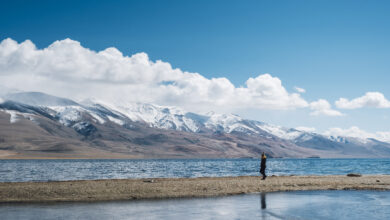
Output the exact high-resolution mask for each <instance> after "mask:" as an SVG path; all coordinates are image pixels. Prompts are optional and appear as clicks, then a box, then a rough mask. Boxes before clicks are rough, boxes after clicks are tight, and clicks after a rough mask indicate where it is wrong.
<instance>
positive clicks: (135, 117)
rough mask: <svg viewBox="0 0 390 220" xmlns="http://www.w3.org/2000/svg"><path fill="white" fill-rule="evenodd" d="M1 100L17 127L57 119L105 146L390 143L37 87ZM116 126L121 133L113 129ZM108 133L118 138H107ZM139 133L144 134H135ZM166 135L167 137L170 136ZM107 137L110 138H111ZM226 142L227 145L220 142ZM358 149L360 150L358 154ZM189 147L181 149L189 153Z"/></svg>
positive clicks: (287, 150)
mask: <svg viewBox="0 0 390 220" xmlns="http://www.w3.org/2000/svg"><path fill="white" fill-rule="evenodd" d="M1 99H2V101H0V113H1V112H3V113H4V114H5V115H8V119H7V120H8V123H9V124H10V125H12V124H15V126H16V125H19V124H20V123H21V122H22V121H25V120H27V121H30V122H31V123H33V124H35V126H38V127H39V129H44V130H46V131H47V132H49V133H55V129H56V128H54V127H50V129H49V128H48V126H49V125H48V123H49V124H51V123H58V125H56V126H57V129H59V127H58V126H64V127H66V128H69V129H71V130H73V131H74V132H76V133H77V134H78V135H81V137H82V139H83V141H85V140H86V138H87V139H88V140H89V141H92V143H93V144H96V143H97V140H100V139H101V138H102V137H105V138H104V140H102V141H101V142H99V144H98V145H102V146H106V145H109V144H111V142H112V141H118V138H119V139H120V140H121V144H124V145H126V143H131V146H133V145H134V146H139V145H141V146H142V145H145V144H146V145H148V144H152V142H156V144H158V143H161V142H164V141H165V142H166V143H167V147H170V146H169V145H168V143H171V142H175V138H176V137H177V135H179V136H183V135H188V136H189V137H190V138H186V139H183V140H185V141H186V143H180V144H179V145H178V143H176V145H175V146H176V148H175V149H182V148H183V146H185V147H184V148H186V147H189V146H190V145H191V146H192V147H191V149H187V148H186V151H188V152H191V150H193V148H194V147H196V146H197V145H200V144H199V139H201V138H199V137H202V138H206V137H207V141H206V140H205V141H204V142H205V143H204V144H203V145H204V146H205V147H206V148H207V147H208V146H209V145H213V144H214V145H216V144H215V143H214V142H215V141H217V140H218V141H217V142H218V144H217V145H218V150H219V151H224V150H227V151H228V150H229V149H230V148H232V147H234V148H237V149H235V154H237V155H242V156H244V155H252V154H255V152H257V153H258V152H260V151H268V152H269V153H270V154H271V155H273V156H290V157H291V156H292V157H296V156H298V157H299V155H301V156H304V155H306V156H324V155H325V157H344V156H360V155H367V154H370V155H373V156H384V155H389V156H390V144H388V143H383V142H380V141H377V140H373V139H359V138H351V137H333V136H324V135H321V134H316V133H312V132H306V131H301V130H297V129H293V128H285V127H281V126H276V125H270V124H266V123H263V122H259V121H254V120H247V119H243V118H241V117H240V116H238V115H233V114H217V113H214V112H209V113H207V114H204V115H202V114H196V113H191V112H186V111H184V110H182V109H180V108H176V107H167V106H158V105H154V104H147V103H119V104H112V103H106V102H102V101H97V100H86V101H83V102H80V103H78V102H75V101H73V100H70V99H65V98H59V97H55V96H51V95H47V94H44V93H39V92H23V93H20V92H19V93H12V94H7V95H4V96H3V97H2V98H1ZM4 117H5V116H4ZM4 117H3V118H4ZM50 126H54V125H50ZM148 128H151V129H152V130H150V129H148ZM61 129H65V128H61ZM118 129H119V130H120V132H117V133H115V134H113V133H112V132H113V131H116V130H118ZM137 129H138V130H137ZM153 129H157V130H153ZM158 129H160V130H158ZM65 130H66V129H65ZM135 131H144V133H148V132H151V131H154V132H162V133H166V132H165V131H167V132H169V131H175V132H179V133H169V135H168V134H166V135H165V136H164V135H163V136H161V135H157V136H156V135H151V136H147V137H134V135H133V134H128V132H135ZM180 132H181V133H180ZM183 132H184V133H183ZM141 133H142V132H141ZM108 134H111V136H115V137H116V138H113V137H108V136H107V135H108ZM173 134H174V135H176V136H175V137H173V136H172V137H171V136H170V135H173ZM72 135H73V134H72ZM137 135H140V134H138V133H137ZM106 136H107V137H106ZM168 136H169V138H168ZM162 137H164V138H165V139H164V138H163V139H161V138H162ZM168 139H169V141H167V140H168ZM0 140H1V137H0ZM108 140H109V141H111V142H107V141H108ZM126 141H127V142H126ZM206 142H207V144H206ZM223 145H225V148H224V147H221V146H223ZM0 146H1V144H0ZM129 146H130V145H129ZM226 146H228V147H226ZM270 146H272V148H271V147H270ZM356 150H358V151H359V152H361V154H360V153H358V154H355V151H356ZM0 151H1V148H0ZM241 151H242V152H241ZM188 152H181V153H182V154H188ZM245 152H246V153H245ZM248 152H252V153H248Z"/></svg>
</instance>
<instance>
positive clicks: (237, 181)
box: [0, 175, 390, 202]
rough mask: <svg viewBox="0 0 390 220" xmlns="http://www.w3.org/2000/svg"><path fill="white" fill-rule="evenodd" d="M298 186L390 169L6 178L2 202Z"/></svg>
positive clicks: (368, 185)
mask: <svg viewBox="0 0 390 220" xmlns="http://www.w3.org/2000/svg"><path fill="white" fill-rule="evenodd" d="M295 190H390V175H375V176H374V175H373V176H362V177H347V176H272V177H268V178H267V179H266V180H261V178H260V177H254V176H241V177H203V178H155V179H108V180H79V181H58V182H18V183H0V202H59V201H90V202H92V201H109V200H135V199H164V198H183V197H187V198H188V197H210V196H225V195H235V194H243V193H256V192H275V191H295Z"/></svg>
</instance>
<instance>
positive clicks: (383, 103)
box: [335, 92, 390, 109]
mask: <svg viewBox="0 0 390 220" xmlns="http://www.w3.org/2000/svg"><path fill="white" fill-rule="evenodd" d="M335 104H336V106H337V108H342V109H356V108H363V107H372V108H390V101H389V100H387V99H386V98H385V96H384V95H383V94H382V93H380V92H367V93H366V94H365V95H364V96H361V97H358V98H355V99H352V100H348V99H346V98H340V99H339V100H337V101H336V103H335Z"/></svg>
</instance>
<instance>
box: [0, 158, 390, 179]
mask: <svg viewBox="0 0 390 220" xmlns="http://www.w3.org/2000/svg"><path fill="white" fill-rule="evenodd" d="M259 165H260V161H259V160H257V159H172V160H0V182H20V181H56V180H91V179H113V178H115V179H125V178H155V177H174V178H175V177H221V176H255V175H259ZM352 172H354V173H362V174H390V159H273V158H270V159H268V161H267V173H268V175H345V174H347V173H352Z"/></svg>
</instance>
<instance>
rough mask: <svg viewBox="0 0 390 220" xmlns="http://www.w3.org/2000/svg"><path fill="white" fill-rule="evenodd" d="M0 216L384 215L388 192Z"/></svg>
mask: <svg viewBox="0 0 390 220" xmlns="http://www.w3.org/2000/svg"><path fill="white" fill-rule="evenodd" d="M0 213H1V217H2V218H4V219H42V220H44V219H150V220H153V219H177V220H181V219H215V220H218V219H267V220H268V219H269V220H273V219H294V220H295V219H297V220H298V219H340V220H341V219H353V220H358V219H365V220H366V219H370V220H373V219H381V220H383V219H389V217H390V192H388V191H386V192H379V191H302V192H274V193H263V194H247V195H237V196H226V197H216V198H197V199H165V200H142V201H121V202H97V203H51V204H44V203H38V204H0Z"/></svg>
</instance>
